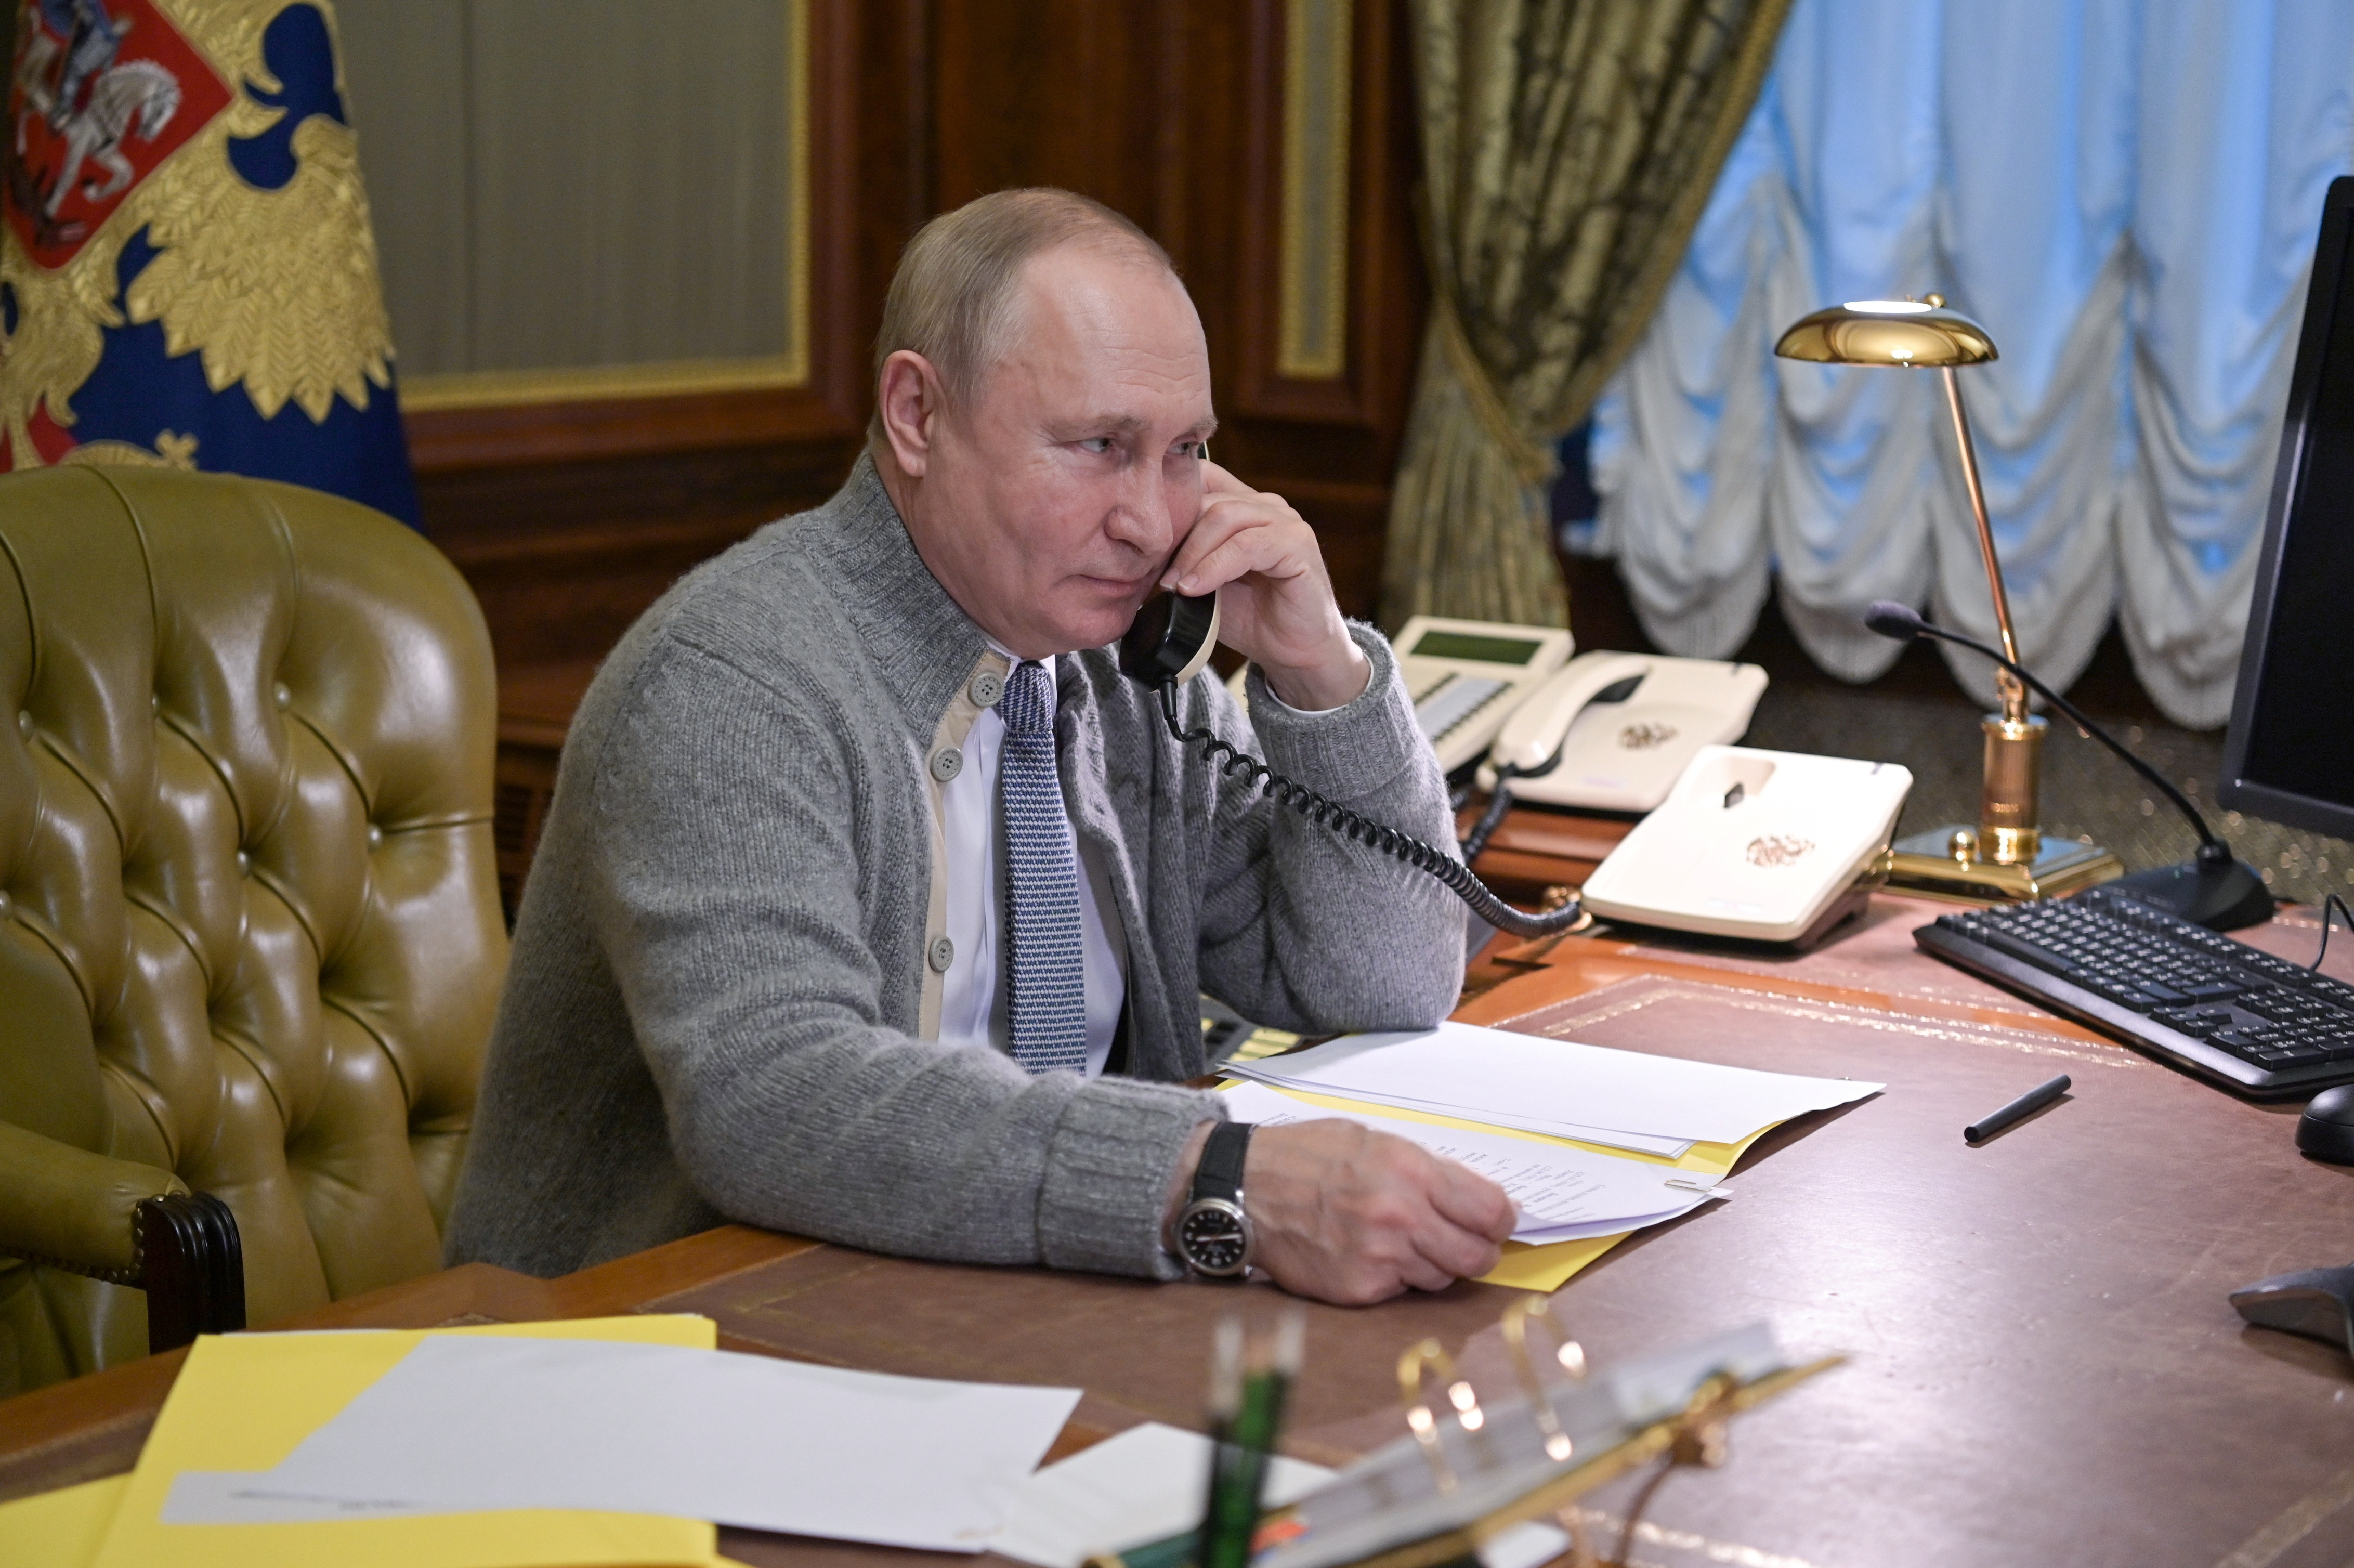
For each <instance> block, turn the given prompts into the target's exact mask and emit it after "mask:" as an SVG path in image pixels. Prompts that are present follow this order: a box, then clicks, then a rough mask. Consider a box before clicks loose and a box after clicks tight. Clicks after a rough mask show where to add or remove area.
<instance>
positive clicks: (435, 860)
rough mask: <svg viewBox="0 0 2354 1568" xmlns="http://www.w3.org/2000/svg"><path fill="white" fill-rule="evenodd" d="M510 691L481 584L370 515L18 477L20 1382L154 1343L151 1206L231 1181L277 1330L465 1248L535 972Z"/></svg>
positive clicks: (251, 1271) (13, 855) (153, 477)
mask: <svg viewBox="0 0 2354 1568" xmlns="http://www.w3.org/2000/svg"><path fill="white" fill-rule="evenodd" d="M495 707H496V695H495V688H494V683H493V673H492V665H491V655H490V644H489V640H488V638H487V636H486V635H485V633H484V630H483V626H482V615H481V612H480V610H479V609H477V608H476V606H475V603H474V600H473V597H472V594H471V593H470V592H469V591H468V590H467V588H466V586H465V584H464V582H463V581H462V580H461V578H460V577H459V576H458V574H457V573H456V572H455V571H454V570H453V569H452V568H451V566H450V565H449V563H448V562H447V561H446V560H444V559H443V558H442V557H441V556H440V554H439V553H438V552H436V551H435V550H434V549H433V547H432V546H429V545H428V544H427V543H426V542H425V541H424V540H423V539H422V538H420V537H419V536H418V535H416V534H414V533H412V532H410V531H409V530H408V529H407V528H404V527H402V526H401V525H400V524H397V523H395V522H393V521H392V520H391V519H389V518H387V517H385V516H383V515H382V514H378V513H376V512H373V511H370V510H368V509H367V508H366V507H363V506H359V505H356V504H355V503H351V502H347V501H343V500H339V499H337V498H335V497H333V496H329V495H323V494H320V493H315V492H312V491H306V490H301V489H297V488H295V487H293V486H290V485H283V484H271V483H266V482H260V481H254V480H247V479H239V478H234V477H230V476H227V475H213V474H198V473H187V472H177V471H168V470H161V469H133V468H106V469H100V468H92V467H65V468H54V469H47V470H41V471H33V472H29V473H23V474H17V475H13V476H9V477H6V478H0V1254H10V1255H13V1257H10V1258H0V1394H5V1393H14V1392H16V1391H19V1390H22V1389H25V1388H30V1387H34V1386H37V1385H38V1384H40V1383H47V1382H50V1381H53V1380H55V1379H58V1378H60V1377H65V1376H70V1375H73V1374H76V1373H80V1372H87V1371H90V1370H92V1369H94V1368H97V1367H101V1366H105V1365H108V1364H111V1363H112V1362H115V1361H122V1360H126V1359H129V1358H132V1357H135V1356H138V1355H143V1354H144V1353H146V1351H147V1326H146V1311H145V1305H144V1302H145V1298H144V1297H143V1294H142V1293H141V1292H140V1291H138V1290H136V1289H131V1288H126V1287H124V1286H122V1285H118V1284H107V1283H101V1278H116V1279H121V1278H132V1277H137V1266H138V1259H137V1257H136V1255H135V1244H134V1243H133V1241H132V1240H131V1239H130V1238H131V1234H132V1233H131V1230H130V1228H129V1227H128V1225H127V1224H122V1222H123V1221H124V1220H126V1219H127V1215H128V1204H129V1203H132V1202H136V1200H137V1199H139V1198H141V1197H152V1196H154V1195H156V1194H159V1193H162V1192H168V1191H176V1190H179V1189H181V1188H186V1189H194V1190H196V1191H197V1192H210V1193H213V1194H215V1195H217V1196H218V1197H219V1198H221V1199H223V1200H225V1201H226V1202H228V1206H229V1208H230V1210H231V1211H233V1213H234V1214H235V1216H236V1221H237V1230H238V1232H239V1235H240V1237H241V1240H242V1243H243V1248H244V1258H245V1284H246V1296H247V1301H248V1311H249V1319H250V1320H251V1321H252V1322H255V1323H257V1324H259V1323H266V1322H268V1321H270V1319H274V1318H280V1317H283V1316H285V1315H286V1314H288V1313H291V1312H297V1311H301V1310H302V1309H304V1308H311V1307H314V1306H317V1305H319V1304H321V1303H323V1302H325V1301H327V1300H329V1299H330V1298H337V1297H343V1296H347V1295H351V1294H353V1293H355V1292H358V1291H363V1290H368V1289H372V1288H375V1287H378V1286H382V1285H387V1284H390V1283H392V1282H394V1281H397V1280H399V1279H404V1278H407V1277H411V1276H414V1275H418V1274H420V1273H424V1272H427V1271H429V1270H431V1269H434V1268H437V1267H439V1266H440V1227H441V1224H442V1222H443V1220H444V1218H445V1217H446V1216H447V1214H448V1213H449V1206H450V1200H451V1193H452V1189H453V1188H454V1186H455V1184H456V1181H457V1176H458V1170H459V1166H460V1163H461V1159H462V1157H463V1155H464V1152H465V1141H466V1132H467V1127H468V1122H469V1118H470V1116H471V1113H472V1106H473V1101H474V1088H475V1081H476V1078H477V1076H478V1075H479V1069H480V1065H481V1061H482V1049H483V1045H484V1043H485V1041H486V1039H487V1037H488V1034H489V1031H490V1024H491V1018H492V1012H493V1007H494V1005H495V1003H496V1001H497V996H498V989H499V984H500V980H501V978H502V976H503V973H504V966H505V961H506V936H505V931H504V926H503V924H502V922H501V918H500V914H499V897H498V885H497V880H496V870H495V866H494V864H493V850H492V844H491V828H490V821H491V788H492V766H493V747H494V732H495ZM12 1193H13V1194H14V1197H13V1198H12ZM28 1194H29V1196H28ZM27 1257H37V1258H40V1259H44V1260H46V1261H42V1262H37V1263H36V1262H29V1261H25V1259H27ZM69 1270H72V1271H73V1272H69ZM92 1276H96V1277H92Z"/></svg>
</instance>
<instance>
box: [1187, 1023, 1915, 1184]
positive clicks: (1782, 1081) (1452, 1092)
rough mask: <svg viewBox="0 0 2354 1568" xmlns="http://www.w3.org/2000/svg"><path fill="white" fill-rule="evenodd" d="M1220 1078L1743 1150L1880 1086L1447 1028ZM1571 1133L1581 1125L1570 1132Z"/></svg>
mask: <svg viewBox="0 0 2354 1568" xmlns="http://www.w3.org/2000/svg"><path fill="white" fill-rule="evenodd" d="M1226 1071H1228V1072H1230V1073H1235V1074H1239V1075H1242V1076H1245V1077H1250V1078H1257V1079H1258V1080H1259V1081H1260V1082H1262V1083H1269V1084H1276V1085H1278V1086H1282V1087H1286V1088H1297V1089H1304V1090H1307V1091H1308V1092H1310V1093H1311V1094H1326V1095H1336V1096H1339V1097H1342V1098H1346V1099H1365V1100H1375V1101H1380V1100H1389V1101H1392V1102H1394V1103H1397V1104H1411V1105H1413V1106H1414V1107H1415V1108H1416V1109H1429V1110H1433V1111H1438V1112H1442V1113H1444V1114H1446V1115H1449V1116H1458V1117H1462V1118H1466V1119H1467V1120H1470V1121H1483V1122H1489V1123H1491V1124H1493V1125H1495V1126H1498V1127H1517V1128H1523V1129H1525V1130H1528V1131H1532V1132H1549V1133H1553V1134H1555V1135H1556V1136H1559V1137H1563V1138H1578V1139H1586V1140H1587V1141H1590V1142H1599V1143H1616V1142H1617V1141H1618V1139H1617V1138H1615V1137H1613V1136H1612V1133H1611V1131H1610V1130H1604V1131H1601V1132H1598V1133H1597V1132H1596V1131H1595V1130H1594V1129H1596V1128H1601V1129H1615V1131H1616V1132H1617V1133H1622V1134H1628V1135H1640V1136H1642V1137H1644V1138H1647V1139H1685V1140H1687V1141H1689V1142H1694V1143H1738V1142H1740V1141H1741V1140H1742V1139H1744V1138H1747V1137H1748V1136H1749V1135H1750V1134H1751V1133H1753V1132H1755V1131H1757V1130H1758V1129H1759V1128H1766V1127H1771V1126H1773V1125H1774V1124H1775V1123H1776V1122H1782V1121H1787V1120H1789V1119H1790V1118H1792V1117H1794V1116H1802V1115H1804V1114H1805V1113H1806V1112H1808V1111H1817V1110H1829V1108H1830V1107H1833V1106H1843V1105H1846V1104H1847V1103H1848V1102H1850V1100H1860V1099H1861V1098H1863V1097H1865V1096H1867V1095H1873V1094H1877V1093H1879V1092H1880V1091H1881V1090H1882V1089H1883V1088H1885V1087H1887V1086H1886V1085H1884V1084H1865V1083H1857V1082H1854V1081H1852V1080H1850V1079H1847V1078H1802V1077H1798V1076H1797V1075H1793V1074H1789V1073H1763V1072H1758V1071H1756V1070H1755V1069H1754V1068H1749V1067H1723V1066H1719V1065H1716V1064H1715V1063H1712V1062H1692V1061H1687V1060H1686V1059H1684V1058H1682V1057H1681V1056H1655V1055H1652V1054H1649V1053H1648V1052H1642V1051H1614V1050H1610V1049H1608V1048H1606V1047H1605V1046H1601V1045H1582V1044H1578V1043H1577V1042H1576V1041H1575V1040H1553V1039H1548V1038H1546V1037H1545V1036H1543V1035H1537V1034H1515V1033H1511V1031H1509V1030H1503V1029H1483V1028H1480V1027H1479V1026H1478V1025H1476V1024H1470V1023H1454V1022H1447V1023H1441V1024H1440V1025H1439V1026H1438V1027H1437V1028H1436V1029H1426V1030H1417V1031H1415V1032H1412V1033H1388V1034H1350V1035H1344V1036H1342V1037H1341V1039H1338V1040H1331V1041H1327V1042H1325V1043H1324V1044H1321V1045H1315V1046H1310V1048H1309V1049H1307V1050H1305V1051H1297V1052H1293V1053H1292V1054H1289V1055H1285V1056H1269V1057H1265V1058H1263V1059H1261V1060H1259V1061H1256V1062H1245V1063H1240V1064H1237V1065H1233V1066H1230V1067H1228V1068H1227V1069H1226ZM1578 1127H1583V1128H1585V1129H1586V1130H1585V1131H1575V1130H1571V1129H1572V1128H1578ZM1647 1151H1648V1150H1647ZM1679 1152H1681V1151H1679Z"/></svg>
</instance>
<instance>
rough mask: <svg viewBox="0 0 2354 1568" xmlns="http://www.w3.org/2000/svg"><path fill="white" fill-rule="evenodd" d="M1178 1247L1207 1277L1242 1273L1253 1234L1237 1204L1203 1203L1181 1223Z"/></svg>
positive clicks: (1178, 1224)
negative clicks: (1251, 1234) (1246, 1226)
mask: <svg viewBox="0 0 2354 1568" xmlns="http://www.w3.org/2000/svg"><path fill="white" fill-rule="evenodd" d="M1177 1245H1179V1246H1180V1247H1181V1248H1182V1249H1183V1251H1184V1254H1185V1261H1186V1262H1188V1263H1190V1264H1192V1265H1193V1266H1194V1267H1195V1268H1198V1269H1200V1270H1201V1271H1202V1272H1203V1273H1204V1274H1239V1273H1241V1272H1242V1267H1243V1259H1244V1257H1245V1256H1246V1255H1247V1254H1248V1252H1249V1250H1250V1235H1249V1233H1248V1232H1246V1231H1245V1230H1244V1229H1243V1217H1242V1214H1241V1213H1239V1212H1238V1211H1236V1210H1235V1208H1234V1206H1233V1205H1231V1204H1228V1203H1222V1202H1215V1201H1211V1202H1200V1203H1196V1204H1194V1205H1193V1207H1192V1208H1190V1209H1188V1210H1186V1211H1185V1215H1184V1217H1183V1218H1182V1219H1181V1220H1179V1221H1178V1222H1177Z"/></svg>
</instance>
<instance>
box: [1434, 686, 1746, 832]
mask: <svg viewBox="0 0 2354 1568" xmlns="http://www.w3.org/2000/svg"><path fill="white" fill-rule="evenodd" d="M1764 693H1765V671H1763V670H1761V669H1759V668H1758V667H1757V666H1756V665H1755V664H1728V663H1725V662H1722V661H1719V660H1715V659H1670V658H1668V657H1666V656H1665V655H1662V654H1654V653H1607V652H1594V653H1585V654H1581V655H1579V656H1578V657H1577V658H1575V659H1573V660H1571V661H1570V662H1568V663H1567V664H1565V665H1564V666H1563V667H1562V668H1561V669H1560V670H1559V671H1558V672H1557V673H1554V675H1553V678H1552V679H1551V680H1549V681H1547V682H1545V683H1544V684H1543V685H1542V686H1541V687H1539V688H1538V689H1537V690H1536V691H1535V692H1533V693H1532V694H1529V696H1528V697H1527V698H1526V699H1524V700H1523V701H1522V702H1521V703H1520V704H1519V705H1517V706H1516V707H1514V708H1513V710H1512V713H1511V717H1510V718H1508V719H1506V720H1505V721H1504V723H1503V724H1502V726H1500V733H1499V734H1498V735H1497V736H1496V740H1495V744H1494V745H1493V746H1492V747H1490V750H1489V754H1488V760H1487V762H1485V763H1484V764H1482V765H1481V767H1480V768H1479V785H1480V788H1482V789H1489V790H1491V791H1492V790H1493V789H1495V788H1496V779H1497V764H1499V763H1502V764H1505V765H1507V766H1508V767H1509V768H1510V769H1511V771H1510V772H1509V773H1508V774H1507V775H1506V779H1507V782H1508V783H1509V784H1510V786H1511V792H1512V794H1513V795H1514V796H1515V797H1517V798H1518V799H1520V800H1539V801H1543V802H1544V803H1545V804H1547V805H1553V806H1578V807H1583V808H1585V809H1586V810H1606V811H1648V810H1651V809H1652V808H1654V807H1656V806H1657V805H1659V802H1660V801H1662V800H1666V799H1667V798H1668V791H1669V790H1670V789H1672V788H1674V786H1675V782H1676V779H1677V778H1678V777H1679V776H1680V775H1681V773H1682V772H1683V770H1684V768H1685V767H1686V765H1687V764H1689V763H1690V762H1691V759H1692V758H1694V757H1695V756H1697V755H1698V754H1699V753H1700V750H1701V748H1702V747H1707V746H1722V745H1725V744H1728V743H1730V742H1732V741H1736V740H1739V739H1740V738H1741V736H1742V735H1743V733H1744V732H1745V731H1746V730H1747V729H1748V728H1749V717H1750V715H1752V714H1753V713H1755V711H1756V709H1757V699H1758V698H1759V697H1760V696H1761V695H1763V694H1764Z"/></svg>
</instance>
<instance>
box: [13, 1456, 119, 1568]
mask: <svg viewBox="0 0 2354 1568" xmlns="http://www.w3.org/2000/svg"><path fill="white" fill-rule="evenodd" d="M130 1484H131V1478H130V1477H129V1476H127V1475H125V1476H109V1477H107V1478H105V1479H104V1480H102V1481H84V1482H83V1483H82V1484H81V1485H80V1486H78V1487H62V1488H60V1489H58V1490H56V1491H53V1492H43V1493H42V1494H41V1495H40V1496H38V1497H32V1498H18V1499H16V1501H15V1502H12V1503H0V1563H7V1564H8V1565H9V1568H88V1564H89V1563H90V1559H91V1558H92V1557H94V1556H96V1555H97V1554H98V1542H99V1538H100V1537H101V1536H102V1535H104V1534H105V1533H106V1527H107V1526H108V1525H109V1524H110V1523H111V1522H112V1521H113V1519H114V1510H115V1508H116V1506H117V1505H118V1504H120V1503H121V1502H122V1489H124V1488H125V1487H127V1486H129V1485H130Z"/></svg>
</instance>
